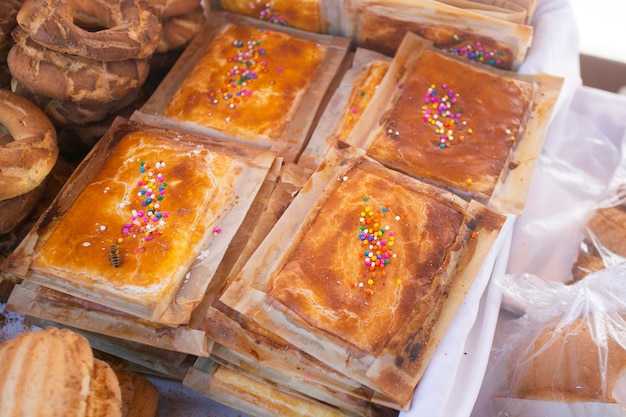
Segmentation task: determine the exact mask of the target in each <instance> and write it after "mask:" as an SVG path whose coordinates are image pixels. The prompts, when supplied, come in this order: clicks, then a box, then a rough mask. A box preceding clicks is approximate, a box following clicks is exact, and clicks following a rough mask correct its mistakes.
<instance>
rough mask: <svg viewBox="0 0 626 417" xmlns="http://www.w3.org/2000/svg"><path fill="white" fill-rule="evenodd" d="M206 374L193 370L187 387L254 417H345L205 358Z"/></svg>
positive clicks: (327, 406) (188, 376) (338, 412)
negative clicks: (305, 416) (262, 416)
mask: <svg viewBox="0 0 626 417" xmlns="http://www.w3.org/2000/svg"><path fill="white" fill-rule="evenodd" d="M200 361H201V362H202V363H203V365H202V366H203V369H202V371H200V370H198V369H194V368H191V369H190V371H189V373H188V374H187V377H186V378H185V384H186V386H188V387H190V388H191V389H193V390H194V391H197V392H201V393H202V394H203V395H205V396H207V397H209V398H211V399H213V400H215V401H218V402H220V403H222V404H226V405H228V406H229V407H232V408H234V409H236V410H239V411H241V412H244V413H246V414H250V415H267V416H270V415H272V416H292V417H298V416H302V415H308V416H323V417H344V416H346V415H347V414H346V413H345V412H343V411H341V410H339V409H336V408H334V407H331V406H329V405H326V404H323V403H320V402H317V401H315V400H313V399H311V398H307V397H305V396H304V395H302V394H298V393H295V392H292V391H290V390H288V389H285V388H284V387H280V386H278V385H276V384H274V383H270V382H268V381H265V380H262V379H258V378H255V377H254V376H253V375H251V374H250V373H249V372H247V371H246V370H244V369H237V368H234V367H232V366H230V367H229V366H225V365H222V364H219V363H216V362H215V361H213V360H209V359H206V358H203V359H201V360H200Z"/></svg>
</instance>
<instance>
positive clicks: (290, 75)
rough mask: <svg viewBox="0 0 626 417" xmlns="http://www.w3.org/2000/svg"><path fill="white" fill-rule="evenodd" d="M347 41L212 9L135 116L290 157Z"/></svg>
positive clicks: (309, 123) (310, 121) (304, 138)
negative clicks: (199, 30)
mask: <svg viewBox="0 0 626 417" xmlns="http://www.w3.org/2000/svg"><path fill="white" fill-rule="evenodd" d="M348 47H349V40H347V39H342V38H337V37H332V36H329V35H321V34H314V33H309V32H302V31H297V30H295V29H291V28H286V27H283V26H279V25H273V24H271V23H267V22H263V21H259V20H257V19H252V18H248V17H245V16H241V15H236V14H232V13H227V12H212V13H211V19H210V20H209V21H208V23H207V25H206V26H205V27H204V28H203V31H202V32H201V33H200V34H199V35H198V36H196V38H195V39H194V41H193V42H192V44H191V45H190V46H189V47H188V48H187V50H186V51H185V53H184V54H183V56H182V57H181V59H179V60H178V61H177V64H176V65H175V66H174V67H173V68H172V70H171V71H170V73H169V74H168V76H167V77H165V79H164V80H163V82H162V83H161V84H160V86H159V88H158V89H157V90H156V91H155V93H154V94H153V96H152V97H151V99H150V100H148V102H147V103H146V104H145V105H144V106H143V107H142V109H141V112H139V113H138V114H137V115H136V117H141V116H142V115H143V116H144V118H142V119H139V120H142V121H147V122H149V123H150V124H153V125H162V126H174V127H176V128H179V129H183V130H189V131H194V132H197V133H201V134H210V135H213V136H217V137H221V138H225V139H231V140H235V141H239V142H244V143H248V144H253V145H256V146H259V147H263V148H267V149H271V150H274V151H276V153H277V156H279V157H282V158H285V160H286V161H288V162H291V161H294V160H295V159H296V158H297V156H298V154H299V153H300V151H301V150H302V147H303V146H304V144H305V142H306V141H307V140H308V137H309V136H310V134H311V131H312V126H313V124H314V123H315V121H316V118H317V113H318V108H319V107H320V105H321V103H322V99H323V98H324V96H325V95H326V91H327V89H328V88H329V86H330V84H331V82H332V81H333V80H334V78H335V76H336V73H337V72H338V71H339V69H340V68H341V65H342V63H343V61H344V59H345V57H346V54H347V50H348ZM155 115H156V116H162V117H157V118H156V119H154V118H153V117H154V116H155Z"/></svg>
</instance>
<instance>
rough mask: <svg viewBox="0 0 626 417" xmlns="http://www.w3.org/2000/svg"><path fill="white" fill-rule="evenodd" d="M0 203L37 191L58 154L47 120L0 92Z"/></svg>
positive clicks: (10, 94) (21, 99)
mask: <svg viewBox="0 0 626 417" xmlns="http://www.w3.org/2000/svg"><path fill="white" fill-rule="evenodd" d="M0 125H2V127H3V131H4V129H6V132H7V133H8V135H3V136H2V138H1V139H0V201H1V200H6V199H10V198H15V197H18V196H20V195H23V194H25V193H27V192H29V191H32V190H34V189H35V188H37V187H38V186H39V185H40V184H41V183H42V182H43V181H44V180H45V179H46V177H47V176H48V174H49V173H50V171H52V168H53V167H54V164H55V163H56V160H57V157H58V155H59V147H58V145H57V136H56V131H55V130H54V126H53V125H52V123H51V122H50V120H49V119H48V117H47V116H46V115H45V114H44V113H43V112H42V111H41V110H40V109H39V108H38V107H37V106H36V105H35V104H34V103H33V102H31V101H30V100H27V99H25V98H24V97H22V96H20V95H18V94H15V93H13V92H11V91H8V90H3V89H0Z"/></svg>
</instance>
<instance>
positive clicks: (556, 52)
mask: <svg viewBox="0 0 626 417" xmlns="http://www.w3.org/2000/svg"><path fill="white" fill-rule="evenodd" d="M531 24H532V25H533V27H534V37H533V44H532V46H531V48H530V50H529V52H528V55H527V57H526V60H525V61H524V63H523V64H522V66H521V67H520V69H519V72H521V73H525V74H534V73H540V72H544V73H548V74H552V75H557V76H560V77H563V78H564V84H563V88H562V90H561V94H560V96H559V99H558V101H557V104H556V106H555V109H554V112H553V114H552V119H553V122H552V125H554V124H557V125H558V129H556V130H555V129H554V128H552V127H551V128H550V129H549V132H548V135H547V136H546V144H545V146H544V154H546V158H549V157H550V155H552V154H554V153H559V152H560V151H561V148H562V147H563V146H565V145H564V142H566V140H567V135H566V131H567V129H566V128H565V126H563V125H562V124H559V123H558V122H559V120H562V118H563V117H565V116H564V115H565V114H567V113H568V111H569V110H568V109H569V107H570V106H571V103H572V100H573V97H574V96H575V95H576V93H577V92H578V90H579V89H580V86H581V79H580V67H579V57H578V48H579V40H578V28H577V26H576V21H575V18H574V14H573V11H572V9H571V5H570V3H569V0H539V1H538V4H537V9H536V11H535V15H534V17H533V21H532V22H531ZM622 120H624V119H622ZM569 133H572V132H569ZM543 158H544V156H543V155H542V158H541V159H543ZM541 159H540V161H539V163H538V171H540V170H541V169H542V168H541V164H542V162H541ZM541 182H542V178H541V177H540V176H538V175H537V174H536V175H535V177H534V180H533V187H534V188H535V190H536V188H537V187H536V186H535V184H541ZM532 192H533V191H532V190H531V193H532ZM540 194H541V193H539V192H536V191H535V194H534V196H533V195H531V196H529V202H530V200H531V199H532V198H537V197H539V198H543V196H542V195H540ZM556 197H557V198H558V194H557V195H556ZM535 204H536V205H537V206H539V207H538V208H537V210H542V212H543V211H544V210H545V208H544V207H542V205H541V204H540V202H537V203H535ZM529 211H530V212H531V215H532V214H533V213H532V212H533V211H534V207H530V208H529V209H526V210H525V214H524V216H522V217H521V218H517V219H513V218H510V219H509V220H508V221H507V227H509V226H510V227H512V229H513V230H511V231H510V233H509V231H508V230H503V235H504V236H503V239H502V241H501V242H500V243H499V244H500V245H502V246H501V247H496V248H494V250H500V252H499V253H498V255H497V256H498V259H496V262H495V263H490V262H493V260H489V261H488V262H486V264H485V267H484V268H483V271H481V275H480V276H479V277H478V279H477V280H476V282H475V284H474V287H473V288H472V289H471V291H470V293H469V294H468V298H467V300H466V302H465V303H464V305H463V306H462V308H461V309H460V311H459V313H458V314H457V317H456V318H455V320H454V321H453V323H452V325H451V326H450V330H449V331H448V334H446V337H445V338H444V340H442V343H441V345H440V347H439V348H438V349H437V352H436V354H435V356H434V357H433V359H432V361H431V363H430V364H429V366H428V369H427V371H426V373H425V375H424V377H423V378H422V380H421V381H420V383H419V385H418V387H417V389H416V391H415V395H414V400H413V404H412V405H411V408H410V410H409V411H407V412H401V413H400V417H421V416H428V417H467V416H470V415H471V414H472V409H473V408H474V407H475V404H476V402H477V400H478V399H479V398H478V396H479V391H480V390H481V385H482V383H483V378H484V376H485V372H486V369H487V364H488V358H489V354H490V352H491V347H492V341H493V336H494V332H495V328H496V324H497V321H498V317H499V313H500V305H501V298H500V297H501V295H500V293H499V291H498V289H497V288H494V287H493V286H492V285H491V284H490V281H489V279H490V278H492V277H493V276H494V274H503V273H505V272H506V270H507V269H508V268H509V264H514V265H515V264H519V263H520V262H518V261H516V260H513V258H515V257H517V256H518V255H519V254H522V253H524V252H525V251H528V249H529V247H532V243H533V242H532V239H530V238H528V239H525V240H524V241H523V242H518V241H517V239H519V238H518V235H519V234H520V233H524V232H523V229H524V228H525V227H528V224H527V223H528V222H522V225H521V226H520V225H518V223H520V221H521V220H523V219H525V217H526V215H527V212H529ZM531 219H532V216H531ZM520 229H522V230H520ZM530 229H533V227H532V225H530ZM534 233H535V231H534V230H532V232H531V236H532V235H533V234H534ZM507 244H510V245H511V246H510V247H507ZM520 246H521V247H520ZM542 253H544V257H545V248H544V249H543V252H542ZM525 256H526V255H523V256H522V258H525ZM509 258H511V259H510V261H509ZM523 260H524V259H522V261H523ZM524 266H526V265H524ZM490 268H491V269H490ZM481 411H482V410H479V412H478V413H477V414H476V417H486V416H488V414H481Z"/></svg>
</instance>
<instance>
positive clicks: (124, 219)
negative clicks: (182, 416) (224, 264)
mask: <svg viewBox="0 0 626 417" xmlns="http://www.w3.org/2000/svg"><path fill="white" fill-rule="evenodd" d="M274 159H275V155H274V153H273V152H271V151H262V150H259V149H256V148H252V147H247V146H244V145H238V144H233V143H224V142H220V141H218V140H214V139H211V138H208V137H202V138H201V137H198V136H194V135H191V134H184V133H181V132H176V131H173V130H164V129H159V128H155V127H150V126H144V125H141V124H138V123H125V122H124V121H123V120H121V119H118V120H117V121H116V123H115V124H114V125H113V126H112V127H111V129H110V130H109V131H108V133H107V135H105V137H103V139H101V140H100V142H98V145H97V147H95V148H94V150H93V151H92V152H91V153H90V155H89V157H88V158H86V159H85V160H84V161H83V162H82V163H81V165H80V166H79V167H78V168H77V170H76V171H75V172H74V174H73V176H72V178H70V180H69V181H68V184H66V186H65V187H64V188H63V190H62V191H61V193H60V194H59V196H58V197H57V199H56V200H55V201H54V203H53V204H52V205H51V206H50V207H49V209H48V210H47V211H46V213H45V214H44V215H43V216H42V218H41V219H40V221H39V223H38V224H37V226H36V227H35V228H34V229H33V230H32V231H31V232H30V234H29V235H28V236H27V237H26V239H25V240H24V241H23V242H22V244H21V245H20V246H19V247H18V248H17V250H16V251H15V252H13V254H12V255H11V256H10V257H9V258H8V259H7V262H6V265H7V270H9V271H10V272H12V273H15V274H16V275H18V276H21V277H23V278H24V279H26V280H29V281H32V282H35V283H37V284H40V285H42V286H45V287H49V288H52V289H56V290H58V291H60V292H64V293H67V294H70V295H73V296H76V297H78V298H84V299H86V300H89V301H93V302H95V303H98V304H102V305H103V306H105V307H109V308H112V309H115V310H119V311H121V312H125V313H128V314H131V315H134V316H137V317H139V318H143V319H145V320H149V321H152V322H155V323H162V324H169V325H175V324H182V323H186V322H188V321H189V318H190V315H191V311H192V310H193V308H194V307H195V306H196V305H197V304H198V303H199V302H200V300H201V298H202V294H203V293H204V290H205V289H206V287H207V285H208V284H209V282H210V280H211V278H212V276H213V274H214V273H215V269H216V267H217V265H218V264H219V262H220V260H221V258H222V256H223V254H224V252H225V250H226V248H227V247H228V244H229V241H230V239H232V237H233V236H234V234H235V232H236V231H237V229H238V227H239V225H240V224H241V221H242V220H243V218H244V217H245V215H246V213H247V210H248V208H249V206H250V204H251V202H252V201H253V199H254V198H255V195H256V193H257V191H258V189H259V187H260V185H261V183H262V182H263V180H264V178H265V176H266V175H267V173H268V171H269V169H270V166H271V165H272V164H273V162H274Z"/></svg>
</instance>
